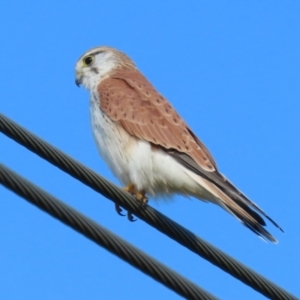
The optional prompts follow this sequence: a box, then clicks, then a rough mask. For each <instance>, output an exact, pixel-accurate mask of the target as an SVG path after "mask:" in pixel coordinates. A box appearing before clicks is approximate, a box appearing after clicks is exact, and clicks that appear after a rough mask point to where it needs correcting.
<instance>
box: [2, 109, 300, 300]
mask: <svg viewBox="0 0 300 300" xmlns="http://www.w3.org/2000/svg"><path fill="white" fill-rule="evenodd" d="M0 131H2V132H3V133H4V134H5V135H7V136H8V137H10V138H12V139H13V140H15V141H16V142H18V143H19V144H21V145H23V146H24V147H26V148H27V149H29V150H30V151H32V152H34V153H36V154H37V155H39V156H40V157H42V158H44V159H46V160H47V161H49V162H50V163H52V164H53V165H55V166H57V167H58V168H60V169H61V170H63V171H64V172H66V173H68V174H69V175H71V176H73V177H74V178H76V179H78V180H80V181H81V182H83V183H84V184H86V185H88V186H89V187H91V188H92V189H94V190H95V191H97V192H99V193H101V194H102V195H104V196H105V197H106V198H108V199H110V200H112V201H113V202H115V203H117V204H119V205H121V206H122V207H124V208H125V209H127V210H128V211H130V212H132V213H133V214H135V215H136V216H138V217H139V218H140V219H142V220H144V221H145V222H146V223H148V224H149V225H151V226H153V227H155V228H156V229H157V230H159V231H160V232H163V233H164V234H166V235H167V236H169V237H170V238H172V239H174V240H175V241H177V242H178V243H180V244H181V245H183V246H185V247H186V248H188V249H190V250H191V251H193V252H194V253H196V254H198V255H200V256H201V257H203V258H204V259H206V260H208V261H210V262H211V263H212V264H214V265H216V266H217V267H219V268H221V269H222V270H224V271H225V272H227V273H229V274H230V275H232V276H234V277H235V278H237V279H239V280H240V281H242V282H243V283H245V284H247V285H248V286H250V287H252V288H253V289H255V290H256V291H258V292H260V293H261V294H263V295H265V296H266V297H268V298H270V299H278V300H283V299H286V300H288V299H297V298H296V297H295V296H293V295H291V294H290V293H288V292H287V291H285V290H284V289H282V288H281V287H279V286H278V285H276V284H274V283H273V282H271V281H270V280H268V279H266V278H264V277H263V276H262V275H260V274H258V273H256V272H255V271H253V270H251V269H250V268H248V267H246V266H244V265H242V264H241V263H240V262H238V261H237V260H235V259H234V258H232V257H230V256H229V255H227V254H225V253H224V252H222V251H221V250H219V249H217V248H216V247H214V246H212V245H210V244H209V243H207V242H206V241H204V240H203V239H201V238H199V237H198V236H196V235H195V234H193V233H192V232H190V231H189V230H187V229H185V228H184V227H182V226H181V225H179V224H177V223H176V222H174V221H172V220H171V219H169V218H168V217H166V216H164V215H163V214H161V213H160V212H158V211H157V210H155V209H153V208H152V207H150V206H149V205H148V206H146V207H145V208H143V209H141V207H140V205H139V204H138V203H137V201H136V200H135V199H134V198H133V197H132V196H130V195H129V194H128V193H126V192H124V191H123V190H121V189H120V188H118V187H117V186H116V185H114V184H112V183H110V182H109V181H108V180H106V179H104V178H103V177H101V176H100V175H98V174H97V173H96V172H94V171H92V170H91V169H89V168H87V167H85V166H84V165H82V164H81V163H79V162H77V161H76V160H74V159H73V158H71V157H69V156H68V155H66V154H64V153H63V152H62V151H60V150H58V149H56V148H55V147H53V146H52V145H50V144H48V143H47V142H45V141H43V140H42V139H40V138H38V137H37V136H35V135H33V134H32V133H30V132H29V131H27V130H26V129H24V128H22V127H21V126H19V125H18V124H16V123H15V122H13V121H12V120H10V119H8V118H7V117H5V116H4V115H3V114H0Z"/></svg>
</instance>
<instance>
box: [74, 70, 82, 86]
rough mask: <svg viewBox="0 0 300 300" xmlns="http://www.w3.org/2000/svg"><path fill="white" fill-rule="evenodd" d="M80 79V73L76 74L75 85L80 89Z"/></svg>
mask: <svg viewBox="0 0 300 300" xmlns="http://www.w3.org/2000/svg"><path fill="white" fill-rule="evenodd" d="M82 79H83V75H82V74H80V73H76V79H75V84H76V85H77V86H78V87H80V85H81V84H82Z"/></svg>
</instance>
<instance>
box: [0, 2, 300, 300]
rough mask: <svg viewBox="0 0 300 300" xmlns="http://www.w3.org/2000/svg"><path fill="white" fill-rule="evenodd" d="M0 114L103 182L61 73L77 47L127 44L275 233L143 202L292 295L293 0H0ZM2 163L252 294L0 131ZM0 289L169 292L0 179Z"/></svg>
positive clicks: (220, 292) (11, 292) (5, 292)
mask: <svg viewBox="0 0 300 300" xmlns="http://www.w3.org/2000/svg"><path fill="white" fill-rule="evenodd" d="M0 20H1V24H0V36H1V47H0V63H1V75H0V78H1V80H0V87H1V101H0V111H1V113H4V114H5V115H7V116H8V117H10V118H12V119H13V120H15V121H16V122H18V123H19V124H21V125H23V126H25V127H26V128H27V129H29V130H31V131H32V132H34V133H35V134H37V135H39V136H40V137H42V138H43V139H45V140H46V141H48V142H50V143H52V144H53V145H55V146H56V147H58V148H60V149H61V150H63V151H64V152H66V153H67V154H69V155H71V156H72V157H74V158H75V159H77V160H79V161H81V162H82V163H84V164H86V165H87V166H89V167H90V168H92V169H94V170H96V171H97V172H99V173H100V174H101V175H103V176H105V177H107V178H108V179H110V180H112V181H113V182H115V183H118V181H117V180H116V179H115V178H114V177H113V175H112V174H111V172H110V171H109V170H108V168H107V167H106V165H105V164H104V162H103V161H102V160H101V159H100V157H99V155H98V153H97V150H96V147H95V144H94V141H93V138H92V134H91V130H90V124H89V110H88V99H89V96H88V92H87V91H85V90H84V89H78V88H77V87H76V86H75V84H74V64H75V62H76V60H77V59H78V57H79V56H81V55H82V54H83V53H84V52H85V51H86V50H87V49H89V48H91V47H94V46H98V45H109V46H113V47H116V48H118V49H120V50H122V51H124V52H126V53H127V54H128V55H129V56H130V57H131V58H132V59H133V60H134V61H135V62H136V64H137V65H138V67H139V69H140V70H141V71H142V72H143V73H144V74H145V75H146V76H147V77H148V78H149V80H150V81H151V82H152V83H153V84H154V85H155V86H156V88H157V89H158V90H159V91H160V92H161V93H162V94H163V95H164V96H166V97H167V98H168V99H169V100H170V101H171V102H172V104H173V105H174V106H175V107H176V109H177V110H178V111H179V112H180V114H181V115H182V116H183V117H184V118H185V119H186V121H187V123H188V124H189V125H190V126H191V127H192V129H193V130H194V131H195V132H196V133H197V135H198V136H199V137H200V138H201V139H202V141H203V142H205V144H206V145H207V147H208V148H209V149H210V150H211V152H212V154H213V155H214V157H215V159H216V161H217V163H218V166H219V169H220V170H221V171H222V172H223V173H224V174H225V175H226V176H227V177H228V178H230V179H231V180H232V181H233V182H234V183H235V184H236V185H237V186H238V187H239V188H240V189H241V190H242V191H243V192H245V193H246V194H247V195H248V196H249V197H250V198H251V199H252V200H253V201H255V202H256V203H257V204H259V206H260V207H262V208H263V209H264V210H265V211H266V212H267V213H268V214H269V215H270V216H271V217H272V218H274V220H276V221H277V222H278V223H279V224H280V225H281V226H282V227H283V229H284V230H285V233H284V234H282V233H281V232H280V231H278V230H277V229H276V228H274V227H273V226H272V225H271V224H269V226H268V229H269V230H270V231H271V232H272V233H273V234H274V235H275V236H276V237H277V238H278V239H279V244H278V245H273V244H268V243H265V242H263V241H261V240H260V239H258V238H257V237H256V236H255V235H254V234H252V233H251V232H250V231H249V230H247V229H246V228H245V227H244V226H242V225H241V224H240V223H239V222H238V221H237V220H236V219H234V218H233V217H232V216H230V215H229V214H227V213H226V212H224V211H223V210H221V209H220V208H218V207H216V206H214V205H212V204H204V203H201V202H200V201H197V200H194V199H192V200H188V199H184V198H182V197H175V198H174V201H173V202H172V203H165V202H152V201H150V205H152V206H153V207H155V208H156V209H158V210H159V211H161V212H162V213H164V214H166V215H167V216H168V217H170V218H172V219H173V220H175V221H176V222H178V223H180V224H182V225H183V226H185V227H186V228H188V229H189V230H191V231H193V232H194V233H196V234H197V235H199V236H200V237H202V238H204V239H206V240H207V241H209V242H210V243H212V244H214V245H215V246H217V247H219V248H221V249H222V250H224V251H225V252H227V253H228V254H230V255H232V256H234V257H235V258H237V259H238V260H240V261H241V262H243V263H244V264H246V265H248V266H249V267H251V268H253V269H254V270H256V271H257V272H259V273H261V274H262V275H264V276H266V277H267V278H269V279H270V280H272V281H274V282H276V283H277V284H279V285H280V286H282V287H283V288H285V289H287V290H289V291H290V292H292V293H294V294H296V295H298V296H300V286H299V280H300V275H299V269H300V260H299V248H300V234H299V233H300V232H299V222H298V221H297V220H298V218H299V213H300V200H299V196H298V187H299V183H300V181H299V175H298V172H299V171H298V170H299V168H300V161H299V156H298V153H299V150H300V142H299V129H300V123H299V122H300V121H299V119H300V113H299V111H300V105H299V97H300V85H299V83H300V76H299V72H300V71H299V70H300V59H299V53H300V33H299V28H300V3H299V2H298V1H284V2H279V1H257V0H253V1H170V0H166V1H151V2H150V1H149V2H147V3H146V2H142V1H121V0H118V1H77V2H75V1H57V0H53V1H40V2H36V1H32V0H31V1H20V0H19V1H17V0H11V1H1V3H0ZM0 145H1V146H0V158H1V162H2V163H5V164H6V165H7V166H8V167H10V168H12V169H13V170H15V171H17V172H18V173H20V174H21V175H23V176H25V177H26V178H28V179H29V180H31V181H32V182H34V183H35V184H37V185H39V186H40V187H42V188H43V189H45V190H47V191H49V192H50V193H52V194H53V195H55V196H56V197H58V198H59V199H61V200H63V201H65V202H66V203H68V204H70V205H71V206H73V207H75V208H76V209H78V210H80V211H81V212H83V213H84V214H86V215H88V216H89V217H91V218H93V219H94V220H96V221H97V222H99V223H100V224H102V225H103V226H105V227H107V228H108V229H110V230H111V231H113V232H115V233H116V234H118V235H119V236H121V237H123V238H124V239H126V240H128V241H129V242H131V243H132V244H134V245H136V246H137V247H139V248H140V249H142V250H144V251H145V252H147V253H148V254H150V255H151V256H153V257H155V258H156V259H158V260H160V261H161V262H163V263H165V264H166V265H168V266H169V267H171V268H172V269H174V270H176V271H177V272H180V273H181V274H182V275H184V276H186V277H187V278H189V279H190V280H192V281H193V282H195V283H197V284H198V285H199V286H201V287H203V288H205V289H206V290H208V291H210V292H211V293H213V294H214V295H216V296H218V297H219V298H221V299H241V297H242V298H243V299H263V297H262V296H261V295H260V294H258V293H257V292H255V291H254V290H252V289H250V288H249V287H247V286H245V285H243V284H242V283H240V282H239V281H237V280H236V279H234V278H232V277H231V276H229V275H227V274H226V273H224V272H223V271H221V270H220V269H218V268H216V267H214V266H212V265H211V264H209V263H208V262H206V261H205V260H203V259H201V258H200V257H198V256H196V255H195V254H193V253H191V252H189V251H188V250H187V249H185V248H183V247H182V246H181V245H179V244H177V243H175V242H174V241H172V240H170V239H168V238H167V237H166V236H164V235H162V234H161V233H159V232H158V231H156V230H155V229H153V228H152V227H149V226H148V225H146V224H145V223H144V222H143V221H140V220H139V221H137V222H135V223H130V222H128V221H127V219H126V218H121V217H119V216H118V215H117V214H116V213H115V211H114V207H113V204H112V203H111V202H110V201H108V200H106V199H105V198H103V197H102V196H101V195H99V194H97V193H95V192H94V191H92V190H91V189H89V188H88V187H86V186H84V185H83V184H81V183H79V182H77V181H76V180H74V179H73V178H71V177H69V176H68V175H67V174H64V173H62V172H61V171H59V170H58V169H56V168H55V167H54V166H52V165H50V164H49V163H47V162H45V161H43V160H42V159H40V158H39V157H37V156H35V155H34V154H32V153H30V152H29V151H27V150H26V149H24V148H22V147H21V146H19V145H18V144H16V143H15V142H13V141H11V140H9V139H8V138H6V137H5V136H3V135H0ZM0 210H1V218H0V245H1V247H0V270H1V271H0V273H1V280H0V298H1V299H56V300H60V299H75V300H76V299H127V298H128V299H153V298H154V297H156V298H159V299H179V298H180V297H179V296H177V295H176V294H175V293H173V292H172V291H170V290H168V289H167V288H165V287H164V286H162V285H160V284H158V283H157V282H156V281H154V280H153V279H151V278H149V277H147V276H146V275H144V274H142V273H141V272H139V271H138V270H136V269H133V268H132V267H131V266H129V265H128V264H127V263H125V262H123V261H121V260H120V259H119V258H117V257H115V256H113V255H112V254H110V253H108V252H107V251H106V250H104V249H102V248H100V247H98V246H97V245H95V244H94V243H92V242H91V241H89V240H87V239H86V238H84V237H82V236H81V235H79V234H78V233H76V232H74V231H73V230H71V229H70V228H68V227H66V226H64V225H62V224H61V223H59V222H58V221H57V220H54V219H53V218H51V217H50V216H48V215H47V214H45V213H43V212H42V211H40V210H38V209H37V208H35V207H33V206H32V205H30V204H28V203H27V202H25V201H23V200H22V199H20V198H19V197H17V196H16V195H14V194H13V193H11V192H10V191H8V190H6V189H5V188H3V187H0Z"/></svg>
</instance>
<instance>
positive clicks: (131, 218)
mask: <svg viewBox="0 0 300 300" xmlns="http://www.w3.org/2000/svg"><path fill="white" fill-rule="evenodd" d="M127 219H128V220H129V221H130V222H135V221H136V220H137V219H135V218H134V217H133V214H132V212H130V211H128V212H127Z"/></svg>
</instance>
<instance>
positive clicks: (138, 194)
mask: <svg viewBox="0 0 300 300" xmlns="http://www.w3.org/2000/svg"><path fill="white" fill-rule="evenodd" d="M124 190H125V191H126V192H128V193H129V194H131V195H133V196H135V198H136V200H138V201H139V202H140V203H141V204H142V205H143V206H144V205H146V204H147V203H148V198H147V197H146V192H145V191H138V190H137V189H136V188H135V185H134V184H133V183H130V184H128V185H127V186H126V187H125V188H124Z"/></svg>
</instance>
